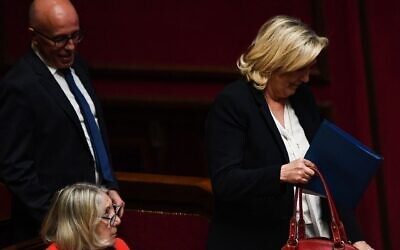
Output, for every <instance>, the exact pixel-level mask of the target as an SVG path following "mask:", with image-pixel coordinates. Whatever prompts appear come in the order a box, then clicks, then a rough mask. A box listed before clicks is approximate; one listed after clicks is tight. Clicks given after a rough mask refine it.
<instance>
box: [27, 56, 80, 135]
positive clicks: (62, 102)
mask: <svg viewBox="0 0 400 250" xmlns="http://www.w3.org/2000/svg"><path fill="white" fill-rule="evenodd" d="M27 59H28V60H29V61H30V65H32V67H33V69H34V71H35V73H36V74H37V75H38V76H39V78H40V83H41V84H42V86H43V87H44V88H45V89H46V90H47V91H48V92H49V94H50V96H51V97H52V98H53V99H54V100H55V101H56V103H57V104H58V106H59V107H60V108H61V109H62V110H63V111H64V113H65V114H66V115H67V116H68V117H69V118H70V120H71V122H72V123H73V124H75V126H76V128H77V129H78V130H79V131H80V132H81V133H82V135H83V134H84V133H83V130H82V127H81V124H80V121H79V118H78V116H77V115H76V113H75V110H74V108H73V107H72V105H71V103H70V102H69V100H68V98H67V97H66V96H65V94H64V92H63V90H62V89H61V87H60V86H59V85H58V83H57V81H56V80H55V79H54V77H53V76H52V75H51V73H50V71H49V70H48V68H47V66H46V65H45V64H44V63H43V62H42V61H41V60H40V58H39V57H38V56H37V55H36V54H35V52H33V50H31V53H29V56H28V58H27Z"/></svg>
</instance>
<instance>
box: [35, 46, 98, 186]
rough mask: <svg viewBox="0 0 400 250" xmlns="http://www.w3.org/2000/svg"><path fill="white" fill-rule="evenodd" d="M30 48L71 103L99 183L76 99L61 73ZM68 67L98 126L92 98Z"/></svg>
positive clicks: (73, 71)
mask: <svg viewBox="0 0 400 250" xmlns="http://www.w3.org/2000/svg"><path fill="white" fill-rule="evenodd" d="M32 49H33V50H34V51H35V53H36V55H37V56H38V57H39V58H40V60H42V62H43V63H44V64H45V65H46V66H47V68H48V69H49V71H50V73H51V74H52V75H53V77H54V79H55V80H56V82H57V83H58V85H59V86H60V88H61V89H62V91H63V92H64V94H65V96H66V97H67V98H68V101H69V102H70V103H71V105H72V107H73V108H74V110H75V113H76V115H77V116H78V119H79V121H80V124H81V127H82V130H83V133H84V134H85V139H86V142H87V144H88V146H89V150H90V153H91V154H92V157H93V160H94V166H93V167H94V171H95V178H96V183H97V184H99V173H98V172H97V169H96V157H95V156H94V151H93V146H92V142H91V141H90V137H89V133H88V131H87V129H86V124H85V119H84V118H83V115H82V112H81V109H80V107H79V104H78V102H77V101H76V99H75V96H74V94H72V92H71V90H70V89H69V86H68V83H67V81H66V80H65V78H64V76H63V74H62V73H61V72H60V71H59V70H58V69H56V68H53V67H51V66H49V65H47V64H46V61H45V60H44V59H43V58H42V56H41V55H40V53H39V51H38V50H37V49H35V48H34V47H33V46H32ZM70 69H71V73H72V76H73V78H74V81H75V83H76V85H77V87H78V89H79V90H80V91H81V93H82V95H83V96H84V97H85V99H86V102H87V103H88V104H89V107H90V110H91V111H92V114H93V116H94V118H95V120H96V123H97V126H99V124H98V121H97V117H96V108H95V106H94V103H93V101H92V98H90V96H89V94H88V92H87V91H86V89H85V87H84V86H83V84H82V82H81V80H80V79H79V77H78V76H77V75H76V74H75V70H74V69H73V68H70Z"/></svg>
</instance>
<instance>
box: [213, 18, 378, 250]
mask: <svg viewBox="0 0 400 250" xmlns="http://www.w3.org/2000/svg"><path fill="white" fill-rule="evenodd" d="M327 44H328V40H327V38H325V37H320V36H318V35H317V34H316V33H315V32H314V31H312V30H311V29H310V28H308V27H307V26H306V25H305V24H304V23H302V22H301V21H299V20H297V19H294V18H291V17H287V16H276V17H274V18H272V19H270V20H268V21H267V22H266V23H265V24H264V25H263V26H262V27H261V28H260V30H259V32H258V34H257V37H256V38H255V39H254V41H253V43H252V44H251V45H250V47H249V49H248V50H247V51H246V52H245V53H243V54H242V55H241V57H240V59H239V60H238V63H237V65H238V68H239V70H240V72H241V73H242V75H243V77H242V78H241V79H239V80H238V81H236V82H234V83H232V84H230V85H228V86H227V87H226V88H225V89H224V90H223V91H222V92H221V93H220V94H219V95H218V97H217V98H216V100H215V102H214V104H213V106H212V108H211V110H210V112H209V114H208V117H207V121H206V139H207V147H208V161H209V168H210V176H211V181H212V186H213V193H214V196H215V203H214V214H213V219H212V222H211V226H210V232H209V239H208V249H210V250H214V249H215V250H224V249H227V250H228V249H229V250H235V249H238V250H253V249H254V250H259V249H280V248H281V247H282V246H283V245H284V244H285V243H286V240H287V239H288V228H289V220H290V217H291V215H292V213H293V205H294V204H293V196H294V191H293V187H294V185H297V184H304V183H307V182H308V181H309V180H310V178H311V177H312V176H313V175H314V171H313V170H312V169H311V168H310V167H312V166H314V164H313V163H312V162H310V161H308V160H305V159H304V158H303V157H304V155H305V152H306V151H307V149H308V147H309V142H311V139H312V137H313V135H314V133H315V132H316V130H317V129H318V126H319V123H320V118H319V114H318V109H317V106H316V104H315V100H314V97H313V95H312V93H311V91H310V89H309V87H308V86H307V85H306V84H305V83H307V82H308V81H309V75H310V71H311V69H312V67H313V66H314V64H315V62H316V60H317V56H318V55H319V54H320V52H321V50H323V49H324V48H325V47H326V46H327ZM304 197H305V198H304V199H303V209H304V216H305V221H306V234H307V236H309V237H318V236H322V237H329V236H330V235H329V228H328V224H327V221H328V216H327V213H326V211H325V209H324V205H323V204H324V201H322V200H321V199H320V198H319V197H316V196H311V195H309V196H304ZM340 215H341V218H342V220H343V221H344V223H345V228H346V229H347V233H348V236H349V239H350V240H351V241H352V242H356V243H355V244H354V245H355V246H357V247H359V249H371V248H370V247H369V245H368V244H367V243H365V242H364V241H363V236H362V235H361V232H360V230H359V227H358V225H357V222H356V221H355V217H354V215H353V212H352V211H345V210H343V211H341V214H340Z"/></svg>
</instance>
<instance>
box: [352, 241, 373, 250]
mask: <svg viewBox="0 0 400 250" xmlns="http://www.w3.org/2000/svg"><path fill="white" fill-rule="evenodd" d="M353 246H354V247H356V248H357V249H359V250H374V249H373V248H372V247H371V246H370V245H368V243H367V242H365V241H357V242H354V244H353Z"/></svg>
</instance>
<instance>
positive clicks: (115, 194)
mask: <svg viewBox="0 0 400 250" xmlns="http://www.w3.org/2000/svg"><path fill="white" fill-rule="evenodd" d="M108 196H110V199H111V201H112V203H113V204H115V205H117V206H119V207H120V212H119V217H122V216H123V215H124V208H125V202H124V201H123V200H122V199H121V197H120V196H119V194H118V192H117V191H115V190H108Z"/></svg>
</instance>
